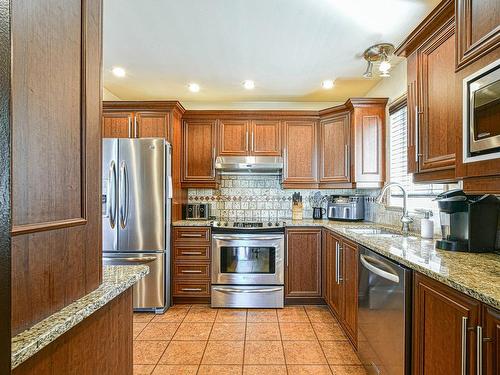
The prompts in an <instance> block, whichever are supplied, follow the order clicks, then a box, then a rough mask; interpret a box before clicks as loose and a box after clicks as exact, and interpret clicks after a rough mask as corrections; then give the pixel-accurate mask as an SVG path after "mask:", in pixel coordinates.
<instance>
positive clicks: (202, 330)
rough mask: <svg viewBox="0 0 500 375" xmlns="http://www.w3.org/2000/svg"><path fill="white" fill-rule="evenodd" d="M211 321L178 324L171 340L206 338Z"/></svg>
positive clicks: (210, 327) (210, 328) (208, 334)
mask: <svg viewBox="0 0 500 375" xmlns="http://www.w3.org/2000/svg"><path fill="white" fill-rule="evenodd" d="M212 325H213V323H196V322H184V323H182V324H181V325H180V326H179V329H177V332H175V336H174V338H173V340H202V341H206V340H208V336H210V331H211V330H212Z"/></svg>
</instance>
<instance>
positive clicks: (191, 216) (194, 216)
mask: <svg viewBox="0 0 500 375" xmlns="http://www.w3.org/2000/svg"><path fill="white" fill-rule="evenodd" d="M182 215H183V219H184V220H209V218H210V205H209V204H208V203H188V204H185V205H183V210H182Z"/></svg>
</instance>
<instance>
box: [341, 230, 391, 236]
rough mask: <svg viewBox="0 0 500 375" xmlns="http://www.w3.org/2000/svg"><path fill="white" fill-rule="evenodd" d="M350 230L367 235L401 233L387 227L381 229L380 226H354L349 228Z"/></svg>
mask: <svg viewBox="0 0 500 375" xmlns="http://www.w3.org/2000/svg"><path fill="white" fill-rule="evenodd" d="M348 231H349V232H352V233H356V234H362V235H365V236H374V235H377V236H380V235H396V236H397V235H399V234H398V233H394V232H391V231H389V230H387V229H379V228H352V229H348Z"/></svg>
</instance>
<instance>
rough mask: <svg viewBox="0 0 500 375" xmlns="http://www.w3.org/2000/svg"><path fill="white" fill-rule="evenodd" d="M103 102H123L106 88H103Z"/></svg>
mask: <svg viewBox="0 0 500 375" xmlns="http://www.w3.org/2000/svg"><path fill="white" fill-rule="evenodd" d="M102 100H121V99H120V98H119V97H118V96H116V95H115V94H113V93H112V92H111V91H109V90H108V89H107V88H106V87H103V88H102Z"/></svg>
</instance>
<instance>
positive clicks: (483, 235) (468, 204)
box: [436, 189, 500, 253]
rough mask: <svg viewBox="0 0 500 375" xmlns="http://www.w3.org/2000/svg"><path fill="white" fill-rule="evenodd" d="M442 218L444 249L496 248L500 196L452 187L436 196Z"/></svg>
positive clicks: (479, 250)
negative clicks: (478, 193) (467, 193)
mask: <svg viewBox="0 0 500 375" xmlns="http://www.w3.org/2000/svg"><path fill="white" fill-rule="evenodd" d="M436 200H437V203H438V207H439V218H440V221H441V232H442V239H441V240H438V241H436V248H437V249H440V250H450V251H464V252H474V253H485V252H491V251H495V243H496V235H497V228H498V211H499V207H500V200H499V199H498V198H497V197H496V196H494V195H491V194H486V195H483V196H477V195H466V194H465V193H464V192H463V191H462V190H460V189H456V190H450V191H447V192H444V193H442V194H440V195H438V196H437V197H436Z"/></svg>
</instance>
